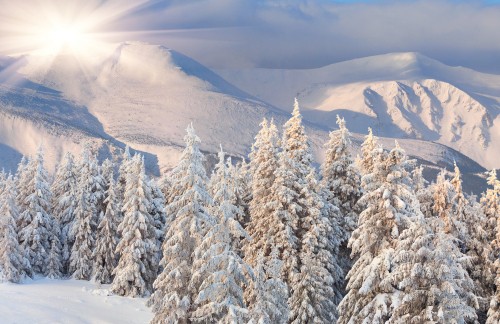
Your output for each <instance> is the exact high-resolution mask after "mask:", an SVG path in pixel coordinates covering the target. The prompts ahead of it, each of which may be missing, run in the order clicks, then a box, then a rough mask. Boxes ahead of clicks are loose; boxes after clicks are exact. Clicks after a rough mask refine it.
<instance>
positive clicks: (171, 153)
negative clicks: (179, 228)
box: [0, 42, 500, 175]
mask: <svg viewBox="0 0 500 324" xmlns="http://www.w3.org/2000/svg"><path fill="white" fill-rule="evenodd" d="M9 63H10V64H11V65H10V66H8V67H7V68H5V69H4V70H0V80H2V84H0V167H6V169H7V170H12V169H15V167H16V164H17V163H18V161H19V159H20V156H21V154H25V155H30V154H33V153H35V152H36V149H37V148H38V146H39V145H40V144H44V147H45V149H46V165H47V168H48V170H49V171H50V172H52V171H53V170H54V167H55V165H56V163H57V162H59V161H60V160H61V158H62V156H63V154H64V153H65V152H68V151H69V152H71V153H73V154H75V155H76V154H78V153H79V150H80V147H81V143H82V142H84V141H86V140H87V139H91V140H92V142H93V143H94V144H93V145H94V146H96V145H99V144H103V143H104V144H105V147H104V149H102V150H101V151H100V156H99V157H100V158H103V157H109V154H110V151H111V152H112V151H114V150H115V149H116V148H117V147H119V148H122V149H123V148H124V147H125V145H126V144H129V145H130V146H131V147H132V148H133V149H134V150H135V151H139V152H141V153H143V154H144V156H145V163H146V167H147V169H148V171H149V172H152V173H154V174H155V175H159V174H160V170H165V169H171V168H172V167H174V166H175V165H176V164H177V162H178V161H179V159H180V156H181V151H182V147H183V146H184V143H183V136H184V129H185V128H186V126H187V125H188V124H190V123H191V122H193V124H194V126H195V127H196V129H197V131H198V134H199V135H200V138H201V139H202V141H203V142H202V146H201V149H202V150H203V151H206V152H212V153H215V152H217V151H218V150H219V145H220V144H222V146H223V147H224V149H225V151H227V153H228V155H230V156H247V153H248V152H249V151H250V148H251V145H252V143H253V141H254V136H255V134H256V133H257V131H258V128H259V127H258V125H259V123H260V122H261V121H262V119H263V118H264V117H266V118H268V119H271V118H273V119H274V121H275V123H276V124H277V125H278V126H281V125H283V124H284V122H285V120H286V119H287V118H288V115H287V113H286V111H287V110H290V109H291V107H292V103H293V97H294V96H295V95H297V93H299V100H300V101H301V104H302V105H303V106H304V107H306V108H309V109H311V108H317V106H318V107H320V105H319V104H321V103H324V105H323V106H321V107H320V108H321V109H322V110H319V109H316V110H309V111H307V110H304V111H303V114H304V116H305V117H304V119H305V120H307V119H309V120H310V121H311V120H312V121H315V122H317V123H318V124H320V125H313V124H311V123H307V122H306V123H305V125H306V131H307V134H308V135H309V138H310V140H311V144H312V147H311V148H312V152H313V153H314V155H315V156H316V161H317V162H319V163H321V162H322V158H323V154H324V147H323V144H324V143H325V142H326V141H327V139H328V133H327V130H328V129H331V128H334V126H335V117H336V113H337V112H339V113H340V115H341V116H343V117H345V118H346V121H347V126H348V127H349V128H350V129H351V131H353V133H355V132H359V133H365V132H366V128H367V126H372V127H374V129H375V131H376V134H377V135H382V136H388V137H399V136H403V137H405V139H404V140H401V141H400V143H401V146H402V147H404V148H405V149H406V150H407V152H408V154H410V155H412V156H416V157H419V158H420V159H422V160H425V161H429V162H430V163H428V164H437V165H439V166H451V165H452V162H453V160H456V161H457V163H459V165H460V166H461V167H463V165H464V164H471V161H468V160H467V158H465V157H464V156H462V155H460V154H459V153H458V152H455V151H453V150H450V149H449V148H448V147H445V146H443V145H440V144H436V143H433V142H429V141H437V140H438V139H439V138H437V136H436V133H440V130H441V128H440V127H441V126H443V125H445V126H447V125H448V124H449V121H450V120H453V117H454V116H455V115H454V114H447V115H446V116H449V117H446V118H443V119H442V120H441V121H440V122H439V123H437V124H436V127H435V128H434V129H435V130H433V131H429V130H428V129H430V128H431V127H430V126H425V127H424V126H423V125H431V126H433V127H434V125H433V124H432V123H431V124H428V122H429V120H428V118H427V119H424V118H423V117H422V119H420V118H411V119H409V121H410V122H411V123H414V124H413V125H414V126H415V128H416V129H417V131H419V132H420V133H422V134H423V135H425V136H422V138H423V139H425V140H426V141H418V140H412V139H406V138H408V137H409V138H411V137H412V136H413V135H411V131H409V133H410V135H408V134H407V133H406V132H404V131H402V130H401V129H400V128H399V127H397V126H395V124H397V123H398V122H399V121H401V122H404V123H406V126H405V127H404V128H405V129H409V127H408V121H407V120H405V118H402V117H401V115H402V116H403V117H405V115H404V114H402V112H404V109H406V108H407V106H406V105H403V106H401V107H400V106H397V107H396V106H394V107H395V114H394V116H396V115H397V116H398V118H399V119H397V120H396V119H394V120H393V118H392V117H391V116H392V115H390V116H389V117H391V118H386V119H385V120H384V119H380V118H379V119H376V118H374V117H373V114H374V112H378V111H379V110H377V109H372V110H370V108H369V107H366V105H364V99H365V97H364V96H363V91H361V90H363V89H364V87H363V86H361V85H360V84H361V83H363V84H364V85H366V84H369V85H371V82H372V81H373V82H375V81H376V82H379V83H381V84H386V85H385V86H383V88H384V89H386V90H387V91H385V92H383V91H382V90H380V92H381V94H384V96H383V98H386V99H387V100H393V99H394V100H395V99H399V98H400V97H399V96H393V95H392V92H391V91H392V90H390V89H394V84H395V83H394V80H400V79H405V80H406V79H408V80H413V79H416V78H421V77H422V76H423V72H425V73H428V75H426V77H427V78H434V79H439V77H440V76H446V78H447V79H446V80H445V81H446V82H450V84H452V85H453V86H454V87H455V88H453V89H456V91H455V92H454V93H452V94H451V96H452V97H453V98H454V101H455V100H457V101H462V100H469V99H470V97H471V96H472V95H471V93H470V91H469V90H467V91H465V90H463V89H462V88H463V87H462V86H460V87H458V86H457V85H456V84H455V83H452V82H451V81H452V80H451V79H453V80H460V82H467V86H468V87H469V88H467V89H472V90H474V91H476V92H475V93H476V94H479V93H480V94H481V100H479V99H477V96H476V95H474V99H473V100H475V101H476V102H477V105H476V106H477V107H478V109H480V110H481V109H483V107H487V108H488V111H489V112H490V113H489V114H490V116H491V117H492V123H493V125H492V126H491V127H489V126H484V125H483V124H482V119H481V118H480V117H481V114H482V113H481V114H477V113H474V115H473V116H472V115H469V114H466V115H463V114H460V115H459V117H460V118H461V120H463V121H466V124H467V127H462V128H461V132H462V139H461V140H460V141H457V142H453V145H454V146H453V147H454V148H455V149H456V150H458V151H462V153H464V152H465V153H466V154H467V155H470V157H471V158H473V159H474V160H476V161H478V162H479V163H480V164H482V165H483V166H488V165H492V164H493V163H495V162H496V161H500V157H498V158H497V155H496V153H495V152H493V151H494V150H493V148H494V147H495V144H496V143H498V142H499V141H500V118H499V117H497V118H496V119H493V117H494V116H495V111H494V110H492V109H490V106H492V105H493V104H494V103H495V102H496V99H495V98H497V97H500V94H498V91H497V90H498V89H500V77H497V76H493V75H485V74H481V73H477V72H474V71H472V70H467V69H459V68H450V67H447V66H445V65H443V64H441V63H439V62H437V61H433V60H431V59H428V58H425V57H423V56H421V55H418V54H415V53H400V54H388V55H383V56H377V57H371V58H364V59H359V60H355V61H349V62H344V63H338V64H334V65H331V66H327V67H324V68H321V69H315V70H293V71H292V70H273V71H268V70H259V69H256V70H251V71H217V72H218V73H220V74H222V76H223V77H225V78H226V79H228V80H230V82H227V81H225V80H224V79H222V78H221V77H220V76H219V75H217V74H216V73H214V72H212V71H210V70H209V69H208V68H206V67H205V66H203V65H201V64H199V63H197V62H195V61H194V60H192V59H190V58H188V57H186V56H184V55H182V54H180V53H178V52H176V51H175V50H171V49H167V48H165V47H163V46H159V45H152V44H145V43H136V42H126V43H123V44H120V45H115V46H114V48H113V49H112V50H110V51H108V52H106V53H102V56H99V57H97V58H95V59H93V60H91V62H75V58H72V57H70V56H64V55H63V56H58V57H54V58H51V60H46V59H44V58H40V57H35V56H27V57H24V58H22V59H18V60H14V59H11V60H10V61H9ZM80 68H82V69H83V70H80ZM422 71H423V72H422ZM441 79H444V77H442V78H441ZM4 81H5V82H4ZM445 81H443V82H445ZM457 82H458V81H457ZM346 83H348V84H351V83H356V84H353V85H352V89H350V88H349V87H351V86H350V85H349V86H348V85H346ZM443 85H444V84H443ZM238 87H239V88H238ZM346 87H347V88H346ZM240 88H241V89H243V90H245V91H249V92H252V95H250V94H247V93H245V92H243V91H242V90H240ZM304 89H306V90H305V91H302V90H304ZM342 89H344V90H345V91H347V93H348V95H347V94H346V95H344V94H342V91H343V90H342ZM450 89H452V88H450ZM458 89H462V90H463V91H462V90H460V91H462V92H463V93H462V94H461V93H459V90H458ZM495 89H497V90H495ZM260 90H262V92H260ZM323 90H325V91H327V90H328V91H330V90H332V91H333V90H335V91H340V92H339V93H335V95H332V96H327V97H318V96H317V95H316V94H317V93H322V91H323ZM341 90H342V91H341ZM447 90H448V89H447V88H446V87H444V86H443V89H442V93H443V95H445V94H446V93H447ZM472 90H471V91H472ZM359 91H361V92H359ZM495 91H497V92H495ZM357 94H359V95H360V98H358V99H356V100H357V101H356V100H354V98H357V97H356V95H357ZM337 95H338V96H337ZM255 96H257V97H261V98H264V99H265V100H266V101H267V102H268V103H266V102H264V101H262V100H259V99H257V98H256V97H255ZM486 96H488V98H489V99H488V100H486V99H485V98H486ZM315 98H316V99H319V98H322V101H317V102H316V101H314V100H315ZM342 98H345V100H344V101H342V100H343V99H342ZM401 98H402V97H401ZM313 99H314V100H313ZM384 100H385V99H384ZM470 100H472V99H470ZM341 102H343V103H342V107H341V108H342V109H343V110H341V111H339V110H338V109H337V108H339V106H338V105H340V103H341ZM383 102H386V101H383ZM313 103H314V105H312V104H313ZM330 103H332V104H331V105H330ZM344 103H345V106H346V107H344ZM349 103H351V104H350V105H349ZM354 103H356V104H357V103H359V105H354ZM487 103H491V105H487ZM316 104H317V106H316ZM456 105H457V104H454V105H451V104H450V105H448V106H447V107H449V108H447V109H450V110H453V109H454V107H455V106H456ZM499 106H500V104H499ZM275 107H279V108H281V109H282V110H280V109H277V108H275ZM335 107H337V108H335ZM391 107H392V106H391ZM334 108H335V109H334ZM344 108H349V109H351V110H348V109H344ZM356 109H362V113H358V111H357V110H356ZM491 111H493V113H491ZM353 116H356V117H357V118H353ZM380 116H382V115H380V113H379V117H380ZM469 116H472V117H473V118H472V119H471V122H469ZM385 117H387V116H385ZM381 121H383V122H384V124H383V125H382V124H381V123H380V122H381ZM424 121H425V122H424ZM369 124H370V125H369ZM459 124H460V123H459ZM377 125H378V126H379V127H378V128H377ZM386 126H387V127H386ZM392 130H396V131H394V132H393V131H392ZM377 131H379V132H381V133H382V132H383V134H379V132H377ZM469 131H473V132H474V133H473V134H469ZM429 134H431V135H433V137H430V136H427V135H429ZM449 135H453V134H452V133H451V132H447V133H446V134H443V138H444V139H443V140H442V141H441V140H440V142H441V143H443V144H445V145H448V146H449V145H451V144H450V143H449V142H450V138H452V137H450V136H449ZM479 135H484V137H485V139H486V142H487V143H489V146H488V147H489V151H488V152H486V153H485V152H484V151H483V149H482V148H481V147H480V145H475V143H477V141H476V139H477V138H478V136H479ZM353 136H354V140H353V141H354V142H355V143H354V144H355V145H358V144H359V143H360V142H361V141H362V139H361V136H359V135H356V134H353ZM446 136H448V137H446ZM414 137H417V136H414ZM360 139H361V140H360ZM488 141H489V142H488ZM381 142H382V143H383V144H384V146H385V147H388V148H389V147H392V145H393V143H394V141H393V140H384V139H381ZM471 143H472V144H474V145H472V144H471ZM107 146H110V147H109V149H108V147H107ZM358 146H359V145H358ZM497 146H498V145H497ZM490 151H491V152H493V153H490ZM356 153H357V152H354V156H355V154H356ZM116 154H120V152H116ZM481 171H483V170H482V169H481V170H478V169H477V168H476V169H475V170H474V172H481ZM464 172H468V170H466V169H464Z"/></svg>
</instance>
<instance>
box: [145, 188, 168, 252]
mask: <svg viewBox="0 0 500 324" xmlns="http://www.w3.org/2000/svg"><path fill="white" fill-rule="evenodd" d="M148 187H149V189H150V190H151V192H150V195H151V204H150V211H149V214H150V215H151V216H152V217H153V224H154V227H155V234H156V245H157V247H158V254H159V255H158V259H159V260H160V259H161V246H162V244H163V238H164V237H165V227H166V224H167V215H166V214H165V196H164V195H163V192H162V191H161V189H160V187H159V185H158V183H157V182H156V181H155V180H153V179H151V180H150V181H149V184H148Z"/></svg>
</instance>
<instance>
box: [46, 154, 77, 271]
mask: <svg viewBox="0 0 500 324" xmlns="http://www.w3.org/2000/svg"><path fill="white" fill-rule="evenodd" d="M75 171H76V170H75V163H74V158H73V155H72V154H71V153H66V154H65V155H64V160H63V163H62V164H60V165H59V167H58V169H57V172H56V176H55V179H54V182H53V184H52V198H53V199H52V210H53V212H54V218H55V219H56V220H57V221H58V223H59V227H60V232H61V235H60V240H61V243H62V251H61V253H62V267H63V272H65V273H66V272H67V271H68V267H69V257H70V252H71V248H72V246H73V240H74V238H72V237H71V236H70V235H69V233H70V231H71V227H72V226H73V222H74V219H75V209H76V201H77V175H76V172H75Z"/></svg>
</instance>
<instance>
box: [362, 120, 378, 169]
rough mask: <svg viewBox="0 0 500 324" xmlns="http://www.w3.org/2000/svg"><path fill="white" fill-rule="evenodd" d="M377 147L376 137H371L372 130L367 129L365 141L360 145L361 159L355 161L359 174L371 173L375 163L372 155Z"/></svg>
mask: <svg viewBox="0 0 500 324" xmlns="http://www.w3.org/2000/svg"><path fill="white" fill-rule="evenodd" d="M378 146H379V144H378V137H376V136H373V131H372V129H371V128H368V135H366V136H365V141H364V142H363V144H361V157H358V159H357V161H356V162H357V164H358V167H359V170H360V171H361V174H363V175H365V174H369V173H372V172H373V168H374V167H375V163H376V157H375V156H374V155H373V153H376V152H377V148H378Z"/></svg>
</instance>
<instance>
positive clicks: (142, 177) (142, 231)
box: [111, 155, 159, 297]
mask: <svg viewBox="0 0 500 324" xmlns="http://www.w3.org/2000/svg"><path fill="white" fill-rule="evenodd" d="M150 205H151V196H150V188H149V186H148V180H147V178H146V174H145V170H144V159H143V158H141V157H140V156H139V155H137V156H135V157H134V159H133V160H132V163H131V164H130V169H129V171H128V178H127V181H126V190H125V195H124V201H123V207H122V212H123V221H122V222H121V223H120V226H118V231H119V233H120V234H121V240H120V242H119V243H118V245H117V247H116V253H119V254H120V259H119V261H118V265H117V266H116V268H115V270H114V271H113V275H114V276H115V277H114V279H113V284H112V286H111V289H112V291H113V292H114V293H115V294H118V295H121V296H132V297H138V296H140V297H144V296H149V295H150V294H151V292H152V291H153V281H154V279H155V278H156V274H157V264H158V261H159V260H157V246H156V232H155V228H154V224H153V218H152V216H151V215H150V214H149V210H150V208H151V207H150Z"/></svg>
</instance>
